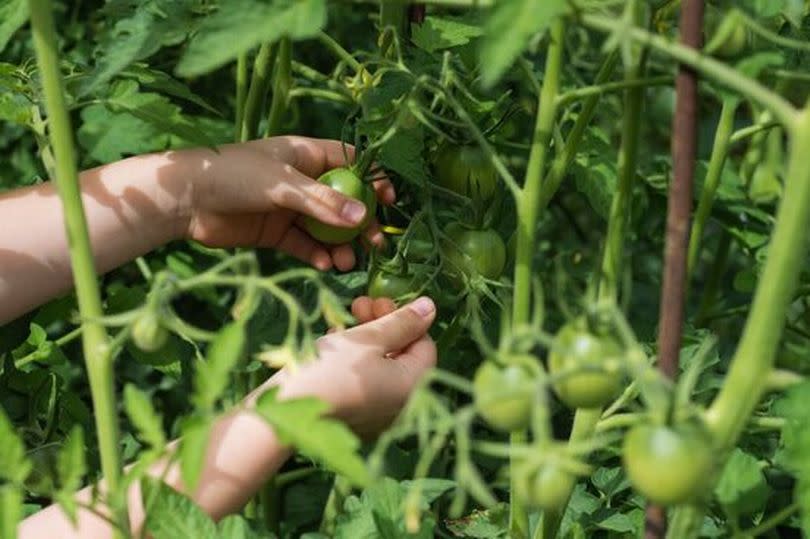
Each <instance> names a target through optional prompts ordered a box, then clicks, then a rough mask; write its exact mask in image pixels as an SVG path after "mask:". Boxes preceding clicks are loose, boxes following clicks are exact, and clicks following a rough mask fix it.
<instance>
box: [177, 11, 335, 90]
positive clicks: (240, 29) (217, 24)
mask: <svg viewBox="0 0 810 539" xmlns="http://www.w3.org/2000/svg"><path fill="white" fill-rule="evenodd" d="M324 24H326V2H325V0H272V1H268V0H264V1H262V0H225V1H223V2H221V3H220V7H219V11H217V12H216V13H214V14H213V15H211V16H209V17H208V18H207V19H206V20H205V21H204V22H203V23H202V25H201V26H200V29H199V32H197V34H196V35H195V36H194V37H193V38H192V40H191V42H190V43H189V46H188V49H187V50H186V52H185V54H184V55H183V57H182V58H181V59H180V62H179V63H178V64H177V73H178V74H179V75H181V76H183V77H193V76H197V75H201V74H203V73H207V72H210V71H213V70H214V69H216V68H218V67H219V66H221V65H223V64H225V63H227V62H229V61H230V60H233V59H234V58H236V57H237V56H239V55H240V54H241V53H243V52H245V51H248V50H250V49H251V48H253V47H255V46H257V45H259V44H260V43H273V42H275V41H278V40H279V39H281V38H282V37H290V38H292V39H306V38H310V37H314V36H315V35H316V34H317V33H318V31H320V29H321V28H322V27H323V26H324Z"/></svg>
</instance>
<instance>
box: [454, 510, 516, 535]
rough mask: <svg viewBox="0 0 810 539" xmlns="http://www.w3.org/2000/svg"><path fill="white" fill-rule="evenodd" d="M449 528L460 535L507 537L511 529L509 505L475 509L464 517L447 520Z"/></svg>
mask: <svg viewBox="0 0 810 539" xmlns="http://www.w3.org/2000/svg"><path fill="white" fill-rule="evenodd" d="M447 528H448V529H449V530H450V531H451V532H453V533H454V534H455V535H457V536H458V537H473V538H476V539H494V538H501V537H506V530H507V529H509V506H508V505H507V504H505V503H501V504H498V505H496V506H495V507H492V508H490V509H487V510H486V511H473V513H472V514H469V515H467V516H465V517H464V518H460V519H458V520H451V521H449V522H447Z"/></svg>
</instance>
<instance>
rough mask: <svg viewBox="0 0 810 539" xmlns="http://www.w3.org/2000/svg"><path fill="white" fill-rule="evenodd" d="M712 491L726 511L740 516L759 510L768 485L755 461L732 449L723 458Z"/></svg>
mask: <svg viewBox="0 0 810 539" xmlns="http://www.w3.org/2000/svg"><path fill="white" fill-rule="evenodd" d="M714 494H715V496H716V497H717V501H719V502H720V503H721V504H723V506H724V507H725V509H726V511H727V512H729V513H730V514H734V515H744V514H749V513H753V512H756V511H758V510H760V509H762V508H763V507H764V504H765V502H766V501H767V499H768V495H769V488H768V485H767V483H766V482H765V476H764V475H763V474H762V469H761V467H760V465H759V461H758V460H757V459H756V458H755V457H754V456H752V455H749V454H748V453H745V452H744V451H742V450H741V449H739V448H735V449H734V451H733V452H732V453H731V456H730V457H729V459H728V461H726V465H725V467H724V468H723V473H722V475H721V476H720V480H719V481H718V483H717V486H716V487H715V489H714Z"/></svg>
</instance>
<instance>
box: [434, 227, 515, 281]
mask: <svg viewBox="0 0 810 539" xmlns="http://www.w3.org/2000/svg"><path fill="white" fill-rule="evenodd" d="M444 232H445V234H447V237H448V238H449V239H450V241H448V242H446V244H445V245H446V248H445V251H444V254H445V256H446V257H447V259H448V262H449V266H450V267H449V268H448V270H449V271H448V276H449V277H451V278H453V279H454V280H456V281H461V275H459V272H461V273H464V274H466V275H467V276H468V277H471V276H473V275H475V274H478V275H481V276H482V277H485V278H487V279H497V278H498V277H500V276H501V273H503V268H504V266H505V265H506V246H505V245H504V243H503V240H502V239H501V237H500V236H499V235H498V233H497V232H495V231H494V230H492V229H489V228H485V229H482V230H473V229H469V228H465V227H464V226H462V225H461V224H459V223H451V224H449V225H448V226H447V228H445V230H444Z"/></svg>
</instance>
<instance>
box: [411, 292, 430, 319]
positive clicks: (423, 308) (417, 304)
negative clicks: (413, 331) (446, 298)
mask: <svg viewBox="0 0 810 539" xmlns="http://www.w3.org/2000/svg"><path fill="white" fill-rule="evenodd" d="M411 309H413V310H414V311H416V314H418V315H419V316H422V317H424V316H428V315H430V314H432V313H433V311H435V310H436V306H435V305H434V304H433V300H432V299H430V298H428V297H421V298H419V299H417V300H416V301H414V302H413V303H411Z"/></svg>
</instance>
